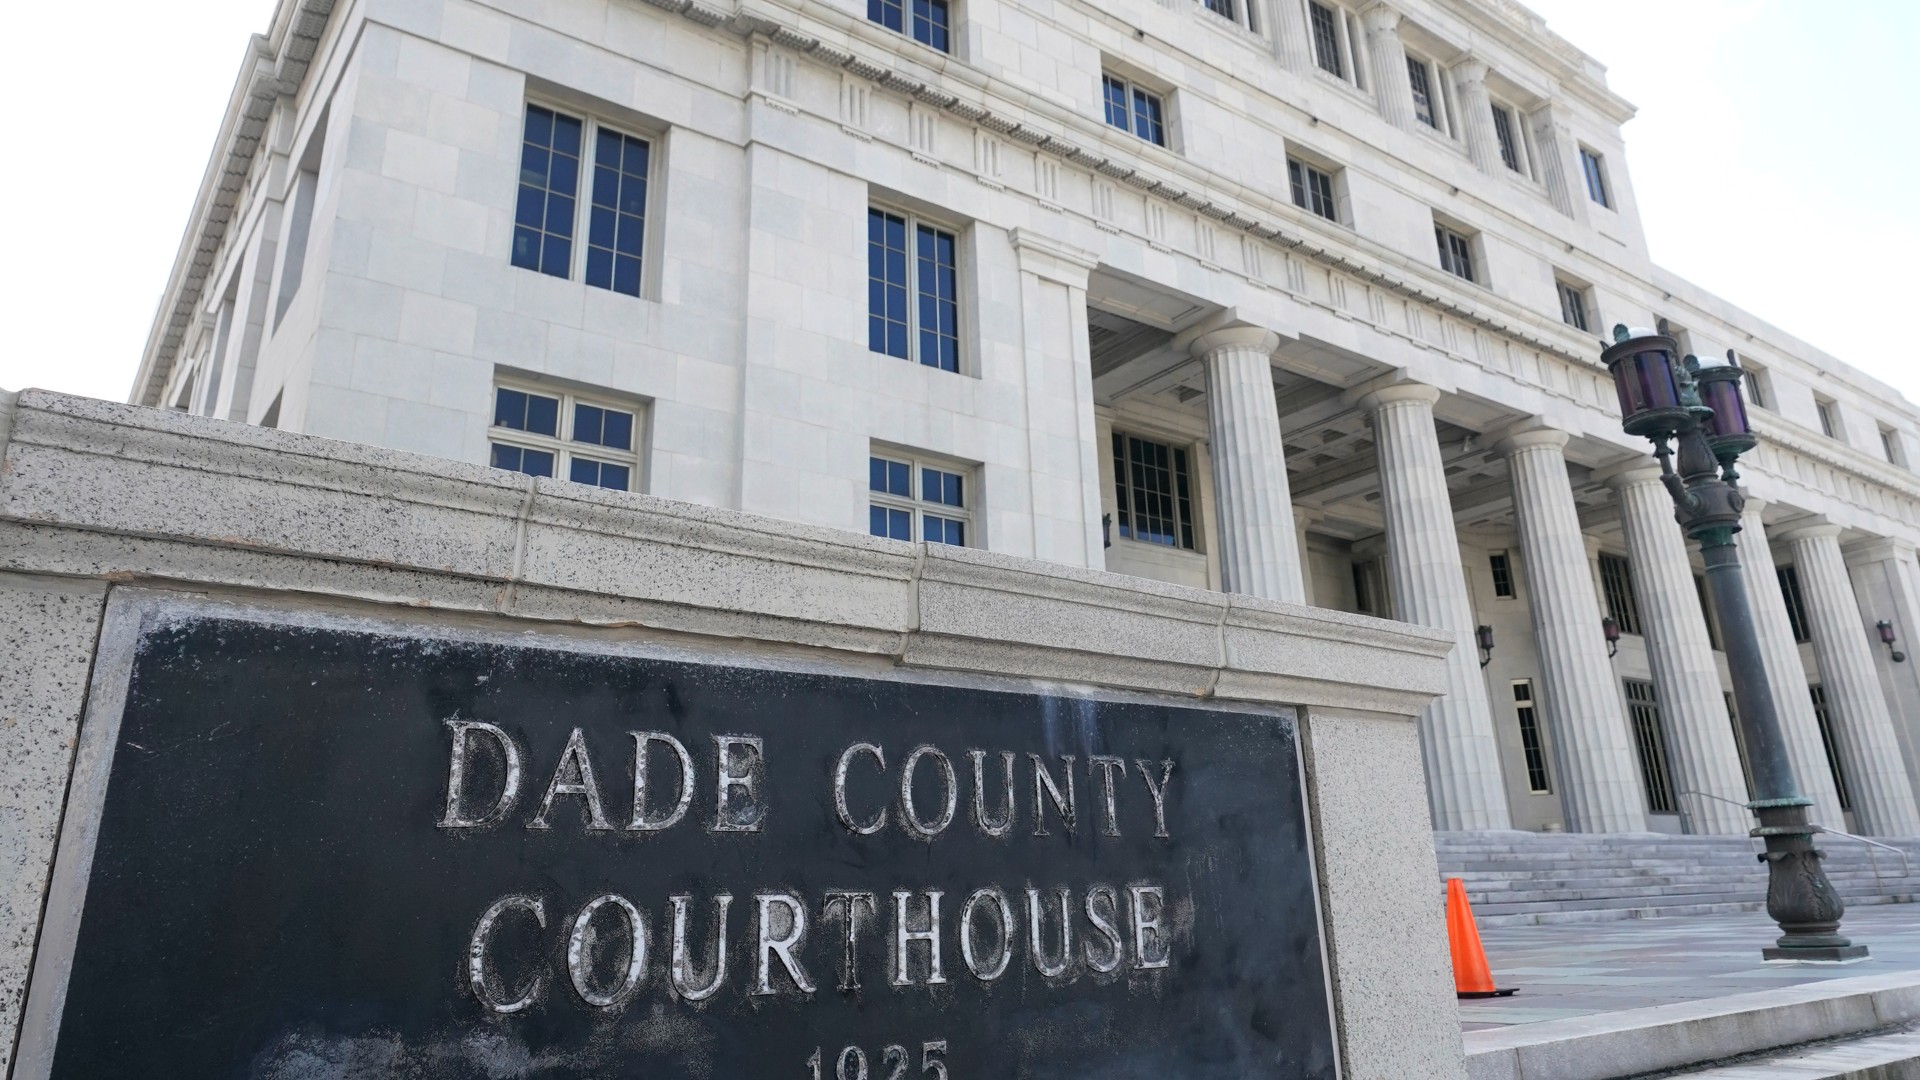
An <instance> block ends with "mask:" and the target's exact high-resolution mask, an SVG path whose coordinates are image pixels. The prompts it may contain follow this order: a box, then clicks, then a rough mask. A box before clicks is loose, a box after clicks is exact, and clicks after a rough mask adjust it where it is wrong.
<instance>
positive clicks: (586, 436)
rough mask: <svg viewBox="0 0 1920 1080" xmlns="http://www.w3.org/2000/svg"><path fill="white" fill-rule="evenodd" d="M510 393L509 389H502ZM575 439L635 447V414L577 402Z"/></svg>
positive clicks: (610, 445) (624, 447) (620, 448)
mask: <svg viewBox="0 0 1920 1080" xmlns="http://www.w3.org/2000/svg"><path fill="white" fill-rule="evenodd" d="M501 392H502V393H508V392H509V391H505V390H503V391H501ZM573 441H574V442H582V443H592V444H593V445H595V446H605V447H609V448H611V449H614V450H631V449H633V414H632V413H629V412H621V411H620V410H618V409H603V408H601V407H600V406H598V405H588V404H586V403H584V402H580V403H576V404H575V405H574V407H573Z"/></svg>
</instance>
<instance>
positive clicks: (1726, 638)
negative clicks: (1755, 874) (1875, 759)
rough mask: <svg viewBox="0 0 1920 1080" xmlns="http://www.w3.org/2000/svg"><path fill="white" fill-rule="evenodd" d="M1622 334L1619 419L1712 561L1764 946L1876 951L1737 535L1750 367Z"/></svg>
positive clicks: (1665, 340) (1777, 953) (1616, 376)
mask: <svg viewBox="0 0 1920 1080" xmlns="http://www.w3.org/2000/svg"><path fill="white" fill-rule="evenodd" d="M1613 341H1614V343H1613V344H1612V345H1611V346H1609V347H1608V348H1607V350H1606V351H1605V352H1604V353H1602V354H1601V359H1602V360H1604V361H1605V362H1606V365H1607V370H1608V371H1609V372H1611V373H1612V375H1613V382H1614V388H1615V389H1616V390H1618V391H1619V393H1620V415H1621V417H1622V420H1621V425H1620V426H1621V427H1622V428H1624V429H1625V430H1626V432H1627V434H1629V435H1640V436H1643V437H1645V438H1646V439H1648V440H1650V441H1651V442H1652V443H1653V454H1654V456H1655V457H1657V458H1659V459H1660V472H1661V476H1660V479H1661V481H1662V482H1663V483H1664V484H1665V485H1666V488H1667V491H1668V493H1670V494H1671V495H1672V496H1673V502H1674V505H1675V506H1676V507H1677V508H1678V511H1677V512H1676V514H1675V515H1674V516H1675V517H1676V518H1677V519H1678V520H1679V522H1680V527H1681V529H1683V530H1684V531H1685V532H1686V534H1687V536H1689V537H1690V538H1692V539H1693V540H1695V541H1696V542H1698V543H1699V545H1700V555H1701V557H1702V559H1704V560H1705V562H1706V568H1707V591H1708V593H1709V594H1710V595H1711V597H1712V599H1713V610H1714V614H1715V616H1716V617H1717V618H1718V619H1719V622H1720V627H1721V637H1722V639H1723V643H1724V644H1725V646H1726V653H1727V667H1728V669H1729V670H1730V671H1731V673H1732V675H1733V695H1734V699H1735V700H1736V701H1737V702H1738V703H1739V707H1740V730H1741V732H1742V733H1743V734H1744V736H1745V738H1746V744H1747V757H1748V760H1749V762H1750V763H1751V764H1752V768H1753V786H1754V798H1753V801H1752V802H1749V803H1748V804H1747V808H1748V809H1749V810H1751V811H1753V813H1754V815H1755V816H1756V817H1757V818H1758V819H1759V822H1760V824H1759V827H1758V828H1756V829H1754V830H1753V834H1752V835H1754V836H1758V837H1762V838H1763V839H1765V841H1766V844H1767V850H1766V853H1765V854H1763V855H1761V856H1760V859H1761V861H1763V862H1765V863H1767V865H1768V881H1767V914H1768V915H1771V916H1772V917H1773V920H1774V921H1775V922H1777V923H1779V924H1780V929H1781V931H1782V933H1781V935H1780V939H1779V941H1778V943H1777V944H1776V945H1774V946H1772V947H1770V948H1766V949H1763V950H1761V955H1763V956H1764V957H1765V958H1766V959H1768V960H1824V961H1840V960H1857V959H1859V958H1861V957H1864V956H1866V955H1867V947H1866V946H1864V945H1855V944H1853V943H1852V942H1851V941H1849V940H1848V939H1847V938H1846V937H1844V936H1843V935H1842V934H1841V933H1840V916H1841V915H1842V913H1844V912H1845V911H1846V905H1845V904H1843V903H1841V901H1840V897H1839V895H1838V894H1837V893H1835V892H1834V891H1833V885H1832V884H1831V883H1830V882H1828V881H1827V874H1826V871H1825V870H1824V869H1822V867H1821V865H1820V861H1821V859H1822V858H1824V854H1823V853H1822V852H1821V851H1819V850H1818V849H1816V848H1815V847H1814V845H1813V838H1814V834H1816V833H1817V832H1819V831H1820V829H1819V826H1817V825H1814V824H1812V823H1810V822H1809V821H1808V818H1807V808H1808V807H1810V806H1812V805H1813V800H1811V799H1809V798H1807V797H1806V796H1805V795H1802V794H1801V793H1800V786H1799V784H1798V782H1796V781H1795V779H1794V775H1793V766H1792V764H1791V763H1790V762H1789V761H1788V759H1787V747H1786V742H1785V740H1784V739H1782V738H1781V736H1780V719H1779V715H1778V714H1777V713H1776V712H1775V711H1774V703H1773V693H1772V691H1771V689H1770V688H1769V686H1768V683H1767V673H1766V669H1765V667H1764V666H1763V664H1762V661H1761V658H1760V640H1759V636H1758V634H1757V633H1756V632H1755V630H1754V626H1753V615H1752V610H1751V608H1750V607H1749V606H1748V603H1747V590H1746V586H1745V584H1744V582H1743V581H1742V579H1741V574H1740V556H1739V553H1738V551H1737V550H1736V549H1735V547H1734V541H1733V534H1734V533H1736V532H1739V531H1740V511H1741V508H1742V507H1743V506H1745V505H1746V496H1745V495H1743V494H1742V493H1741V491H1740V474H1739V473H1737V472H1735V471H1734V462H1735V461H1737V460H1738V459H1739V457H1740V455H1741V454H1744V453H1746V452H1747V451H1748V450H1751V449H1753V445H1754V437H1753V432H1752V429H1751V428H1750V427H1749V426H1748V422H1747V410H1746V404H1745V402H1743V401H1742V400H1741V397H1740V382H1741V376H1742V372H1741V370H1740V368H1739V366H1738V365H1737V364H1736V363H1733V362H1732V357H1731V356H1729V358H1728V359H1729V362H1728V363H1725V364H1708V365H1702V364H1701V363H1700V361H1699V360H1698V359H1697V358H1696V357H1692V356H1689V357H1687V358H1686V360H1685V363H1684V366H1682V365H1681V363H1680V362H1678V359H1677V358H1678V355H1679V351H1680V347H1679V344H1678V343H1677V342H1675V341H1674V339H1673V338H1671V337H1669V336H1667V335H1666V334H1663V333H1659V332H1657V331H1653V330H1632V331H1630V330H1628V329H1627V328H1626V327H1625V326H1615V327H1614V328H1613ZM1676 443H1677V444H1678V445H1677V447H1676V446H1675V444H1676ZM1676 450H1677V452H1678V457H1679V461H1678V467H1677V468H1676V466H1675V461H1674V457H1675V453H1676Z"/></svg>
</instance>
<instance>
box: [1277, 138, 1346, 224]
mask: <svg viewBox="0 0 1920 1080" xmlns="http://www.w3.org/2000/svg"><path fill="white" fill-rule="evenodd" d="M1309 174H1311V175H1309ZM1338 174H1339V170H1338V169H1329V168H1327V167H1325V166H1323V165H1319V164H1316V163H1314V162H1312V161H1309V160H1307V159H1306V158H1303V157H1300V156H1299V155H1298V154H1288V155H1287V193H1288V195H1289V197H1291V198H1292V200H1293V205H1295V206H1297V207H1299V208H1300V209H1302V210H1305V211H1306V212H1307V213H1309V214H1312V215H1314V216H1315V217H1317V218H1320V219H1322V220H1325V221H1331V222H1333V223H1334V224H1336V225H1344V224H1346V222H1345V221H1343V220H1342V217H1341V213H1340V183H1339V179H1338ZM1316 176H1317V177H1319V178H1322V179H1324V180H1325V181H1326V191H1325V192H1324V193H1322V192H1319V191H1316V190H1314V189H1313V187H1312V185H1311V183H1310V181H1311V180H1312V179H1313V178H1314V177H1316ZM1322 194H1324V197H1325V199H1326V204H1327V205H1326V210H1325V211H1324V212H1323V211H1322V210H1321V209H1320V208H1319V207H1317V206H1315V205H1313V203H1314V202H1315V201H1316V199H1315V196H1318V195H1322Z"/></svg>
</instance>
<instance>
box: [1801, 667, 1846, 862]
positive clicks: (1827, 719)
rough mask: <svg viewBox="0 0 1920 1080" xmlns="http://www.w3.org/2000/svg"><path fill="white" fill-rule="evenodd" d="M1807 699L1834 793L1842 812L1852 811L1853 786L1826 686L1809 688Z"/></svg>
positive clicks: (1820, 685)
mask: <svg viewBox="0 0 1920 1080" xmlns="http://www.w3.org/2000/svg"><path fill="white" fill-rule="evenodd" d="M1807 697H1808V698H1809V699H1811V700H1812V702H1813V722H1814V726H1815V727H1816V728H1817V729H1818V730H1819V732H1820V746H1821V748H1822V749H1824V750H1825V751H1826V752H1827V771H1828V772H1829V773H1831V774H1832V776H1833V793H1834V795H1835V796H1836V797H1837V798H1838V799H1839V801H1840V809H1841V811H1842V812H1845V811H1848V810H1852V809H1853V784H1852V783H1851V782H1850V778H1849V777H1848V776H1847V763H1846V761H1845V759H1843V758H1842V757H1841V756H1840V741H1839V740H1838V739H1837V738H1835V737H1834V734H1833V707H1832V705H1831V704H1830V703H1829V702H1828V701H1827V686H1826V684H1825V683H1814V684H1812V685H1810V686H1808V687H1807ZM1836 827H1837V826H1836Z"/></svg>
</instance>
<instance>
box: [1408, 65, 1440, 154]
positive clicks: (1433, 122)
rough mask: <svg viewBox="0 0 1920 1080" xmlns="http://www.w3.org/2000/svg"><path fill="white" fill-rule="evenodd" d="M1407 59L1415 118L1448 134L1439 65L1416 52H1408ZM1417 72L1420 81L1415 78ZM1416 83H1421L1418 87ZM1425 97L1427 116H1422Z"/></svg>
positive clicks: (1409, 87)
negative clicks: (1440, 87) (1441, 98)
mask: <svg viewBox="0 0 1920 1080" xmlns="http://www.w3.org/2000/svg"><path fill="white" fill-rule="evenodd" d="M1406 57H1407V89H1408V90H1410V91H1411V92H1412V97H1413V118H1414V119H1415V120H1418V121H1420V122H1421V123H1423V124H1425V125H1427V126H1428V127H1429V128H1432V129H1433V130H1434V131H1436V132H1439V133H1440V134H1442V135H1444V134H1446V133H1447V128H1446V122H1447V120H1446V112H1447V110H1446V106H1445V104H1444V103H1443V102H1441V100H1440V91H1439V88H1438V83H1439V70H1440V67H1439V65H1438V64H1435V63H1433V62H1431V61H1429V60H1428V59H1427V58H1426V57H1424V56H1421V55H1419V54H1417V53H1414V52H1407V54H1406ZM1415 72H1418V73H1419V76H1420V77H1419V79H1418V80H1415V78H1414V73H1415ZM1416 81H1417V82H1418V83H1419V85H1417V86H1416V85H1414V84H1415V82H1416ZM1423 97H1424V98H1425V99H1426V110H1427V114H1426V115H1425V116H1422V115H1420V108H1421V98H1423Z"/></svg>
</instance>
